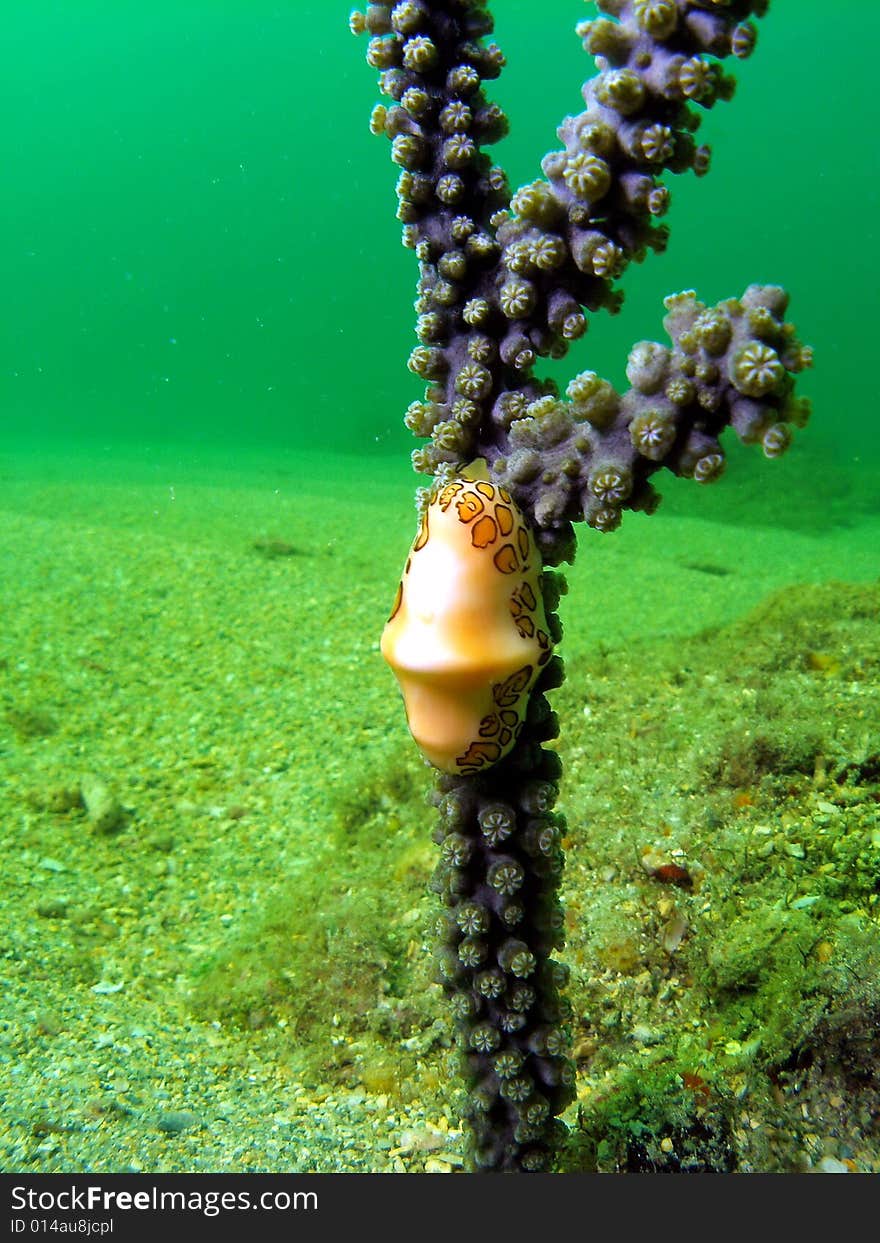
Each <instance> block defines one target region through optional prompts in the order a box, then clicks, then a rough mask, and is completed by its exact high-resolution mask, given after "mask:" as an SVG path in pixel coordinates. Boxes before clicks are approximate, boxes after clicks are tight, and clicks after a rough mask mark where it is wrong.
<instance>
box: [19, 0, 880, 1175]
mask: <svg viewBox="0 0 880 1243" xmlns="http://www.w3.org/2000/svg"><path fill="white" fill-rule="evenodd" d="M494 12H495V16H496V35H495V37H496V38H497V40H498V42H499V44H500V45H501V47H502V49H503V50H504V52H505V54H506V56H507V60H508V66H507V69H506V70H505V72H504V74H503V75H502V77H501V78H500V79H499V81H498V82H495V83H490V84H489V89H488V93H489V94H490V96H491V97H492V98H493V99H496V100H497V101H498V102H499V103H500V104H501V105H502V106H503V107H504V109H505V111H506V112H507V114H508V116H509V119H510V122H511V128H512V133H511V136H510V138H508V139H507V140H506V141H505V142H504V143H503V144H502V145H500V146H499V147H498V148H496V149H495V153H496V155H497V158H498V159H499V161H500V162H501V163H502V164H504V166H505V167H506V169H507V171H508V174H509V177H510V180H511V183H512V184H513V185H518V184H520V183H522V182H524V181H527V180H531V179H533V178H534V177H535V176H536V175H537V173H538V170H539V162H540V158H541V156H542V155H543V154H544V152H545V151H546V150H548V149H549V148H550V147H551V146H552V145H553V143H554V140H555V127H556V125H557V124H558V123H559V121H560V120H561V119H562V117H563V116H564V115H565V114H566V113H567V112H574V111H577V110H579V108H580V104H581V97H580V93H579V87H580V83H581V81H582V80H583V79H584V78H585V77H586V76H589V75H590V74H591V72H592V66H591V61H590V60H589V58H588V57H587V56H586V55H585V54H584V52H583V51H582V49H581V46H580V41H579V40H578V38H577V37H576V35H575V34H574V26H575V24H576V22H578V21H580V20H582V19H583V18H584V17H587V16H590V15H591V14H592V6H591V5H585V4H583V3H581V0H543V2H542V3H541V4H540V5H533V4H530V3H526V0H497V3H496V4H495V5H494ZM878 38H880V11H878V9H877V8H876V6H874V5H872V4H869V3H867V2H861V0H856V2H855V3H853V4H850V5H848V6H845V7H841V6H837V7H835V8H832V7H831V6H829V5H828V4H827V3H820V2H819V0H774V2H773V4H772V6H771V11H770V13H769V15H768V16H767V18H766V19H765V20H763V21H762V22H761V23H760V32H759V41H758V48H757V50H756V52H755V55H754V57H753V58H752V59H751V60H749V61H747V62H745V63H743V64H741V65H738V66H737V67H736V70H735V71H736V73H737V77H738V79H739V88H738V91H737V95H736V98H735V99H734V100H733V101H732V102H731V103H730V104H719V105H718V106H717V107H716V108H715V109H714V110H713V111H712V112H711V113H709V114H708V115H707V116H706V119H705V121H704V124H703V127H702V129H701V131H700V134H701V138H702V139H703V140H704V141H708V142H709V143H710V144H711V145H712V147H713V151H714V159H713V166H712V169H711V172H710V174H709V176H708V177H707V178H705V179H702V180H699V181H698V180H696V179H694V178H681V179H671V182H670V184H671V188H672V195H673V205H672V209H671V212H670V215H669V217H668V223H669V224H670V226H671V230H672V238H671V242H670V246H669V249H668V251H667V252H666V254H665V255H662V256H659V257H650V258H649V259H648V260H647V261H646V263H645V264H644V265H643V266H640V267H636V266H634V267H632V268H630V269H629V271H628V272H627V273H626V275H625V278H624V280H623V288H624V290H625V292H626V302H625V305H624V308H623V311H622V313H621V314H620V315H619V316H617V317H615V318H610V317H608V316H595V317H593V318H592V321H591V325H590V330H589V332H588V334H587V335H586V337H585V338H584V339H583V340H582V341H580V342H578V343H577V345H576V347H575V348H573V349H572V351H571V354H570V357H569V358H567V359H566V360H564V361H563V362H562V363H561V364H556V365H555V366H554V368H553V374H555V375H557V377H559V378H560V379H561V380H562V381H563V383H564V381H565V379H567V378H568V377H569V376H570V375H572V374H574V372H575V371H577V370H579V369H581V368H584V367H588V366H589V367H593V368H595V369H596V370H597V371H599V372H600V374H602V375H604V376H606V377H607V378H608V379H610V380H611V381H613V382H615V383H619V382H621V381H622V379H623V372H624V366H625V362H626V356H627V353H628V351H629V349H630V347H631V345H632V343H633V342H634V341H636V340H639V339H642V338H647V339H654V338H657V337H658V336H659V334H660V332H661V327H660V324H661V319H662V314H663V307H662V300H663V298H664V296H665V295H666V294H668V293H670V292H673V291H677V290H680V289H687V288H695V289H696V290H697V292H698V294H699V296H700V297H701V298H702V299H703V300H704V301H707V302H714V301H716V300H718V299H721V298H724V297H728V296H734V295H738V294H740V293H741V292H742V291H743V289H744V288H745V286H746V285H747V284H748V283H750V282H752V281H760V282H765V283H780V284H784V285H785V286H786V287H787V288H788V289H789V290H790V291H791V293H792V302H791V306H790V308H789V312H788V315H789V318H791V319H792V320H793V321H794V322H795V323H796V324H797V326H798V330H799V334H800V336H801V337H802V339H803V340H804V341H806V342H809V343H811V344H812V345H813V346H814V348H815V356H816V363H815V368H814V370H813V371H811V372H808V373H807V374H805V375H804V376H803V377H801V378H800V379H799V391H800V392H801V393H804V394H807V395H809V396H810V397H811V398H812V400H813V404H814V413H813V418H812V421H811V423H810V425H809V426H808V427H807V428H806V429H805V430H804V431H802V432H799V433H798V434H797V436H796V441H795V444H794V446H793V448H792V449H791V450H790V452H789V453H788V455H787V456H786V457H784V458H783V459H782V460H781V461H778V462H768V461H765V460H764V459H763V458H762V457H761V455H760V454H759V453H757V452H756V451H755V450H753V449H751V450H746V449H742V450H737V448H736V446H734V445H732V444H729V445H728V448H729V451H730V464H729V468H728V471H727V473H726V475H725V477H724V479H723V480H722V481H721V483H719V485H718V486H717V487H716V488H712V489H697V488H695V487H694V486H693V485H692V484H691V483H689V482H687V481H680V480H674V479H672V478H669V479H666V480H664V479H660V480H659V485H660V488H661V491H663V493H664V498H665V499H664V503H663V505H662V507H661V509H660V511H659V513H658V514H657V515H656V516H655V517H653V518H651V519H647V518H646V517H645V516H643V515H636V514H629V515H627V516H626V520H625V522H624V525H623V528H622V529H621V530H620V531H619V532H617V533H615V534H614V535H613V536H611V537H604V536H600V535H598V534H597V533H596V532H593V531H585V532H584V533H583V534H582V537H581V543H580V551H579V556H578V560H577V563H576V564H575V566H574V567H572V569H571V572H570V575H569V581H570V592H569V596H568V598H567V600H566V601H565V602H564V605H563V613H562V616H563V620H564V622H565V625H566V638H565V641H564V644H563V647H562V654H563V655H564V657H565V659H566V663H567V669H568V681H567V682H566V685H565V686H564V687H563V688H562V689H561V690H560V691H559V692H558V693H557V694H556V695H555V696H554V706H555V708H556V710H557V712H558V713H559V715H560V718H561V721H562V732H561V737H560V744H559V749H560V752H561V755H562V757H563V761H564V763H565V766H566V776H565V781H564V784H563V788H562V797H561V807H562V810H564V812H565V813H566V815H567V818H568V838H567V840H566V850H567V857H568V863H567V872H566V879H565V883H564V888H563V897H564V900H565V903H566V907H567V911H568V946H567V949H566V950H565V952H564V957H565V960H566V962H567V963H568V965H569V966H570V967H571V970H572V980H571V984H570V990H569V992H570V996H571V999H572V1002H573V1006H574V1018H573V1022H572V1029H573V1037H574V1050H575V1057H576V1061H577V1065H578V1073H579V1078H578V1102H577V1104H576V1105H575V1106H573V1107H572V1109H571V1110H569V1111H568V1113H567V1114H566V1121H567V1122H568V1123H569V1124H570V1127H571V1136H572V1141H571V1145H570V1150H567V1151H566V1153H565V1154H564V1155H563V1167H564V1168H568V1169H596V1168H599V1169H608V1170H617V1169H629V1170H639V1169H669V1170H704V1169H717V1170H742V1171H748V1170H795V1169H798V1170H800V1169H817V1170H822V1169H825V1170H832V1171H835V1172H846V1171H848V1170H877V1169H880V1136H878V1118H880V1075H878V1060H877V1055H878V1050H877V1036H876V1031H877V1018H878V1012H880V988H878V984H877V979H878V969H880V925H878V919H880V899H878V892H880V692H878V671H880V633H878V624H877V623H878V611H880V584H878V573H880V554H878V550H880V490H878V484H880V442H878V436H877V430H876V429H877V421H876V410H875V407H876V383H875V380H874V371H875V368H876V355H877V332H878V315H877V288H878V278H880V273H878V267H880V264H878V239H877V224H876V222H877V219H878V211H880V193H878V188H880V169H878V165H877V161H876V160H875V159H874V158H873V146H872V144H871V140H870V135H872V134H873V133H874V132H875V129H876V126H877V123H878V119H880V118H878V109H877V104H876V89H875V82H874V76H875V73H874V64H873V55H874V49H875V48H876V46H877V41H878ZM363 52H364V46H363V44H362V43H359V42H356V41H355V40H354V39H353V38H352V37H351V35H350V33H349V30H348V6H347V5H344V4H339V5H337V4H334V3H329V2H328V0H297V2H296V3H294V2H293V0H289V2H288V3H284V4H280V3H274V4H263V3H259V2H255V0H248V2H247V3H245V2H244V0H211V2H208V0H204V2H203V3H187V2H185V0H184V2H183V3H170V2H168V0H156V2H155V3H154V4H152V5H151V6H148V7H146V8H145V7H144V6H140V5H135V4H132V3H126V2H125V0H123V2H121V3H120V2H119V0H115V2H114V3H110V2H109V0H107V2H106V3H98V2H95V0H78V2H77V3H76V4H75V5H71V4H69V3H66V2H65V0H56V2H54V3H53V2H51V0H46V2H45V3H42V4H40V5H27V6H25V5H19V6H13V8H12V9H11V11H10V12H9V13H8V14H6V15H5V22H4V36H3V41H2V53H0V56H2V68H0V115H2V116H3V117H4V118H5V120H6V124H5V125H4V126H3V127H2V132H0V168H2V170H3V174H2V175H3V181H4V191H3V194H2V196H0V201H2V205H0V213H2V237H3V244H2V246H0V281H2V288H3V290H4V295H5V296H4V298H3V301H2V306H0V319H2V331H0V341H2V346H0V350H2V365H0V411H2V413H0V488H2V491H0V824H2V828H3V857H2V863H0V866H2V876H3V885H2V893H0V964H2V966H0V976H2V978H3V990H4V996H5V998H6V1000H7V1005H6V1008H5V1014H4V1016H3V1018H2V1021H0V1085H2V1086H0V1092H2V1097H3V1103H4V1108H3V1110H2V1117H0V1168H2V1169H5V1170H23V1169H29V1170H108V1171H109V1170H139V1169H140V1170H155V1171H162V1170H185V1169H197V1170H219V1169H228V1170H271V1169H278V1170H286V1169H301V1170H311V1169H318V1170H334V1169H346V1170H349V1169H350V1170H424V1169H435V1170H437V1171H438V1172H439V1171H446V1170H456V1169H458V1168H460V1167H461V1165H462V1152H463V1142H462V1138H461V1135H460V1132H459V1130H458V1118H459V1116H460V1101H459V1096H458V1094H459V1093H460V1091H461V1088H460V1085H459V1083H458V1080H457V1076H456V1073H455V1070H454V1068H453V1067H452V1066H451V1065H450V1034H449V1028H448V1025H447V1017H446V1012H445V1005H444V1002H443V998H442V996H441V994H440V990H439V988H438V987H437V986H436V985H435V984H434V983H433V982H432V966H431V947H432V942H433V933H432V920H433V919H434V918H435V916H436V910H435V907H434V905H433V902H434V900H433V899H432V898H431V897H430V895H429V893H428V881H429V878H430V874H431V871H432V867H433V862H434V858H433V856H434V846H433V844H432V842H431V829H432V827H433V826H432V814H433V813H432V812H431V809H430V808H428V807H427V806H426V805H425V793H426V791H427V789H428V786H429V784H430V775H429V772H428V771H427V770H426V768H425V767H424V766H423V764H422V763H421V761H420V760H419V758H418V756H417V754H416V753H415V748H414V747H413V746H412V744H411V742H410V739H409V736H408V735H407V733H406V730H405V722H404V719H403V712H402V709H401V707H400V703H399V700H398V697H397V694H396V690H395V688H394V684H393V681H392V679H391V675H390V673H388V671H387V670H386V669H385V667H384V666H383V665H382V662H381V660H380V658H379V655H378V636H379V633H380V631H381V627H382V624H383V622H384V618H385V616H386V614H387V609H388V607H389V606H390V603H391V599H392V596H393V592H394V587H395V585H396V583H397V577H398V574H399V570H400V565H401V563H402V561H403V559H404V556H405V554H406V550H407V548H408V546H409V541H410V539H411V538H412V534H413V527H414V510H413V505H412V497H413V492H414V489H415V486H416V484H417V482H418V481H417V480H416V479H415V477H414V476H413V475H412V474H411V473H410V470H409V452H410V449H411V448H412V438H411V437H410V435H409V433H408V432H406V430H405V429H404V427H403V424H402V415H403V411H404V410H405V408H406V406H407V405H408V403H409V402H410V401H412V400H414V399H415V398H417V397H418V396H419V395H420V384H419V381H418V380H417V379H416V377H414V376H412V375H411V374H410V373H409V372H408V371H407V369H406V358H407V355H408V353H409V350H410V348H411V346H412V344H413V341H414V334H413V313H412V301H413V297H414V290H415V282H416V270H415V269H416V264H415V260H414V257H413V255H412V254H411V253H410V252H408V251H406V250H404V249H403V248H402V247H401V246H400V243H399V230H400V226H399V224H398V223H397V221H396V220H395V218H394V212H395V199H394V191H393V187H394V182H395V180H396V169H395V168H394V166H393V165H392V164H391V161H390V158H389V150H388V146H387V143H384V142H382V141H380V140H378V139H376V138H373V137H372V136H371V135H370V133H369V129H368V118H369V113H370V110H371V108H372V105H373V103H374V102H375V101H376V100H377V99H378V89H377V87H376V84H375V73H374V71H373V70H371V69H370V68H369V67H367V66H366V65H365V64H364V62H363ZM550 366H551V365H550V364H548V365H547V370H548V372H549V370H550Z"/></svg>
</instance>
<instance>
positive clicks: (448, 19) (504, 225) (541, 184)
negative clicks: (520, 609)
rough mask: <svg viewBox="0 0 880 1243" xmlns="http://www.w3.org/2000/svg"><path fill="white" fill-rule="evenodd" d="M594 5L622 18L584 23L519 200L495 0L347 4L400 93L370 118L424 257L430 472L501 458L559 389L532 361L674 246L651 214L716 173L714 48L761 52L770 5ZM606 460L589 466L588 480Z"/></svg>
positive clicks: (562, 344)
mask: <svg viewBox="0 0 880 1243" xmlns="http://www.w3.org/2000/svg"><path fill="white" fill-rule="evenodd" d="M599 7H600V9H601V10H603V11H604V12H605V13H607V14H609V15H610V17H603V18H600V19H598V20H596V21H591V22H584V23H582V25H581V26H580V27H579V34H580V35H581V37H582V39H583V42H584V46H585V48H586V49H587V50H588V51H589V52H590V53H591V54H592V55H594V56H595V57H596V61H597V65H598V67H599V70H600V72H599V74H598V75H597V76H596V77H594V78H593V79H591V80H590V81H589V82H587V83H586V85H585V86H584V88H583V95H584V100H585V104H586V107H585V109H584V111H583V112H581V113H580V114H578V115H577V116H571V117H568V118H567V119H566V120H565V121H564V122H563V124H562V126H561V127H560V129H559V137H560V139H561V141H562V143H563V147H562V149H561V150H558V151H554V152H551V153H550V154H548V155H547V156H546V157H545V158H544V161H543V170H544V172H545V174H546V180H538V181H535V182H533V183H531V184H530V185H527V186H524V187H522V188H521V189H520V190H519V191H517V193H516V194H515V195H514V197H513V199H512V201H510V198H509V191H508V188H507V181H506V177H505V175H504V173H503V171H502V170H501V169H500V168H499V167H498V166H497V165H492V164H491V163H490V161H489V159H488V157H487V156H486V155H485V154H484V152H483V150H482V148H483V147H484V146H485V145H487V144H488V143H491V142H494V141H496V140H497V139H498V138H500V137H502V136H503V135H504V133H505V132H506V130H507V121H506V118H505V117H504V114H503V113H502V112H501V110H500V109H499V108H498V107H497V106H496V105H493V104H491V103H489V102H488V101H487V99H486V97H485V95H484V93H483V90H482V83H483V81H484V80H486V79H491V78H494V77H496V76H497V75H498V73H499V72H500V69H501V67H502V65H503V63H504V62H503V56H502V54H501V52H500V51H499V49H498V48H497V47H496V46H495V45H494V44H490V45H488V46H486V45H484V43H483V42H482V36H483V35H485V34H488V33H489V32H490V31H491V29H492V19H491V17H490V15H489V14H488V13H487V12H486V9H485V6H484V4H483V3H478V2H475V0H446V2H445V3H433V4H429V3H427V2H421V0H406V2H404V3H400V4H397V5H394V6H392V5H390V4H377V5H371V6H370V8H369V9H368V10H367V12H366V14H355V15H354V16H353V18H352V25H353V29H355V30H357V31H368V32H369V33H370V34H371V35H372V36H373V37H372V39H371V41H370V46H369V51H368V56H367V58H368V60H369V61H370V63H371V64H373V65H374V66H375V67H377V68H379V69H381V70H382V76H381V79H380V83H381V88H382V90H383V92H384V93H385V94H386V95H388V96H389V97H390V98H391V99H392V100H393V101H394V103H393V104H392V106H391V107H389V108H384V107H381V106H380V107H378V108H377V109H376V110H375V111H374V113H373V128H374V130H375V131H376V132H377V133H381V132H384V133H385V134H387V135H388V137H389V138H390V139H391V141H392V158H393V159H394V160H395V161H396V162H397V163H398V164H400V165H401V166H402V169H403V172H402V173H401V176H400V179H399V181H398V187H397V189H398V199H399V209H398V215H399V217H400V218H401V219H402V220H403V221H404V242H405V243H406V244H407V245H409V246H412V247H414V248H415V250H416V252H417V255H418V257H419V260H420V262H421V279H420V283H419V297H418V301H417V303H416V309H417V311H418V321H417V332H418V335H419V339H420V344H419V345H418V346H417V347H416V348H415V349H414V350H413V352H412V354H411V355H410V360H409V365H410V368H411V369H412V370H413V371H414V372H416V373H417V374H418V375H420V376H421V377H422V378H423V379H424V380H426V381H427V391H426V395H425V400H424V401H423V402H414V403H413V404H412V405H411V406H410V408H409V411H408V412H407V417H406V422H407V425H408V426H409V427H410V429H411V430H412V431H413V432H414V433H415V434H416V435H417V436H421V437H430V438H431V442H430V444H429V445H427V446H425V447H423V448H421V449H417V450H416V451H415V452H414V454H413V461H414V465H415V466H416V468H417V469H418V470H421V471H424V472H426V473H429V474H433V473H436V472H437V471H438V470H440V469H442V468H443V467H444V466H447V467H448V466H450V465H453V466H454V465H459V464H461V463H462V462H465V461H467V460H469V459H471V458H473V457H475V456H478V455H485V456H487V458H488V459H489V460H490V463H492V464H493V465H494V463H495V461H496V459H498V458H501V459H502V460H506V448H505V444H504V442H505V439H506V436H507V433H508V432H509V431H510V428H511V425H512V423H513V422H514V420H515V419H518V418H522V417H525V412H526V410H527V409H528V408H529V406H530V404H531V403H534V402H535V401H536V400H538V399H541V398H544V397H546V396H548V390H549V395H550V396H555V390H554V389H553V388H552V387H551V386H549V385H548V384H547V383H541V382H538V381H536V380H535V379H533V376H532V372H533V368H534V364H535V361H536V359H537V358H538V357H539V356H550V357H553V358H559V357H562V356H563V355H564V354H565V353H566V351H567V349H568V347H569V344H570V342H571V341H572V340H574V339H576V338H577V337H579V336H581V335H582V334H583V333H584V331H585V330H586V326H587V320H586V316H585V314H584V310H583V308H586V309H587V310H588V311H596V310H598V309H600V308H602V307H605V308H607V309H609V310H611V311H614V310H616V309H617V308H618V307H619V305H620V301H621V294H620V292H619V291H618V290H616V289H615V288H614V287H613V282H614V281H615V279H616V278H617V277H619V276H620V275H621V273H622V272H623V270H624V268H625V267H626V266H627V265H628V264H629V263H630V262H631V261H632V260H635V261H636V262H640V261H641V260H642V259H643V258H644V257H645V255H646V254H647V252H648V251H649V250H655V251H658V250H662V249H663V248H664V247H665V245H666V240H667V231H666V228H665V226H663V225H658V224H657V223H656V221H657V219H658V218H659V217H661V216H662V215H663V214H664V213H665V212H666V209H667V206H668V200H669V194H668V191H667V189H666V187H665V186H663V185H662V184H661V182H660V180H659V178H660V175H661V174H662V173H663V172H664V171H671V172H675V173H680V172H683V171H685V170H687V169H693V170H694V171H695V172H696V173H698V174H702V173H704V172H705V171H706V169H707V167H708V159H709V152H708V148H707V147H705V146H698V145H697V144H696V142H695V141H694V138H693V134H694V132H695V131H696V130H697V128H698V127H699V124H700V119H701V118H700V112H699V111H698V109H702V110H705V109H708V108H711V107H712V106H713V105H714V104H715V103H716V102H717V100H719V99H729V98H730V97H731V95H732V94H733V89H734V80H733V78H731V77H730V76H728V75H726V74H724V73H723V71H722V70H721V68H720V64H719V62H720V60H722V59H724V58H726V57H729V56H733V57H735V58H739V59H742V58H744V57H746V56H748V55H749V54H750V53H751V51H752V49H753V47H754V45H755V28H754V26H753V25H752V24H751V23H750V22H749V21H748V20H747V19H748V18H749V17H750V16H751V15H753V14H757V15H761V14H763V13H764V12H765V10H766V7H767V5H766V3H765V0H733V2H732V3H726V4H724V5H720V4H715V3H708V4H707V3H705V2H703V0H698V2H695V0H678V2H676V0H604V3H601V4H600V5H599ZM611 17H613V18H616V19H617V20H611ZM792 369H793V370H794V369H796V368H792ZM603 391H604V390H603ZM529 417H533V416H529ZM679 422H681V420H679ZM527 439H528V436H526V440H527ZM563 439H568V438H567V437H563V436H560V437H559V441H560V442H561V441H562V440H563ZM703 456H704V457H705V456H707V455H706V454H704V455H703ZM518 461H519V462H520V469H522V468H523V467H522V463H523V462H524V459H522V458H520V459H518ZM569 469H570V470H576V471H577V473H578V475H579V476H580V475H582V474H583V472H582V471H581V469H580V467H579V466H577V465H571V464H570V465H569ZM594 474H595V472H594V470H593V469H592V468H591V469H589V470H588V471H587V472H586V476H585V478H590V477H592V476H593V475H594ZM698 477H699V476H698ZM571 490H572V489H571V488H569V492H570V491H571ZM606 491H607V490H606ZM596 499H597V500H598V501H599V504H596V503H594V502H593V501H588V502H587V503H585V504H583V505H582V512H583V513H584V514H585V515H586V516H587V518H588V520H589V521H591V522H592V524H593V525H595V526H598V527H600V529H609V523H612V522H613V519H612V518H611V516H610V515H609V514H606V513H605V511H606V510H607V509H608V508H609V506H608V505H606V504H604V503H603V502H604V500H605V499H606V498H605V496H604V493H603V491H600V493H598V494H597V496H596ZM612 499H614V500H615V505H616V497H615V498H612ZM615 505H612V506H611V508H612V509H614V508H615ZM580 512H581V511H578V510H577V509H576V508H572V506H571V505H570V504H569V502H568V500H567V499H566V501H565V502H564V503H563V502H562V501H561V499H560V498H559V497H558V496H556V497H555V498H554V501H553V502H549V501H545V504H544V505H543V506H542V508H541V510H540V511H536V513H535V516H536V519H537V522H538V525H539V526H550V527H551V528H553V529H554V532H555V534H554V535H553V536H551V537H550V538H547V539H545V540H544V548H545V552H547V553H548V554H549V555H551V558H552V559H554V560H558V559H559V558H560V557H561V556H564V555H566V550H567V549H570V541H567V542H565V541H563V542H562V543H560V541H559V535H558V528H559V526H560V523H561V522H562V523H564V521H566V520H571V519H576V518H577V517H579V516H580ZM563 515H566V517H563Z"/></svg>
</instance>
